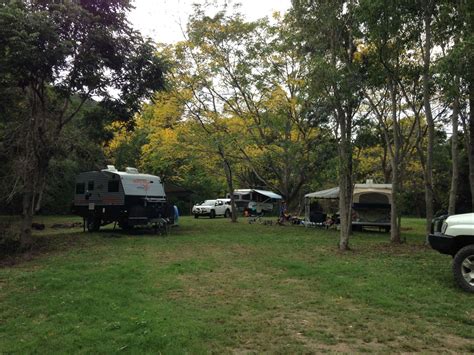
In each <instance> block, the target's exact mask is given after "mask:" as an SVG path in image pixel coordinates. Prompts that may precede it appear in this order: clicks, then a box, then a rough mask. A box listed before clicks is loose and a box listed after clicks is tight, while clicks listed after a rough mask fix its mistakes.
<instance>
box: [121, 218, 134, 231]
mask: <svg viewBox="0 0 474 355" xmlns="http://www.w3.org/2000/svg"><path fill="white" fill-rule="evenodd" d="M118 225H119V227H120V229H122V230H124V231H129V230H131V229H133V226H131V225H130V224H129V223H128V221H126V220H125V221H120V222H119V223H118Z"/></svg>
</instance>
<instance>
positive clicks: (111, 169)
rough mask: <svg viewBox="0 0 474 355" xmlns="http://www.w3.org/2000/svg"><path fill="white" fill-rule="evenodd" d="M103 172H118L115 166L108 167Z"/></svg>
mask: <svg viewBox="0 0 474 355" xmlns="http://www.w3.org/2000/svg"><path fill="white" fill-rule="evenodd" d="M102 171H117V169H116V168H115V166H113V165H107V169H102Z"/></svg>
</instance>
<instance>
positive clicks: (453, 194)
mask: <svg viewBox="0 0 474 355" xmlns="http://www.w3.org/2000/svg"><path fill="white" fill-rule="evenodd" d="M456 82H457V81H456ZM458 116H459V96H458V95H456V97H455V98H454V102H453V114H452V118H451V124H452V126H453V134H452V136H451V161H452V162H451V166H452V171H451V189H450V190H449V206H448V214H449V215H453V214H456V198H457V194H458V184H459V151H458V141H459V140H458V118H459V117H458Z"/></svg>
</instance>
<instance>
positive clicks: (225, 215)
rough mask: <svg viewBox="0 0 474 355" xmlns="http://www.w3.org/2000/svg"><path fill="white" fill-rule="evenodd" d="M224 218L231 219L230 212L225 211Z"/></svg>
mask: <svg viewBox="0 0 474 355" xmlns="http://www.w3.org/2000/svg"><path fill="white" fill-rule="evenodd" d="M224 217H225V218H230V210H225V214H224Z"/></svg>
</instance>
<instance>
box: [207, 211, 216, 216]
mask: <svg viewBox="0 0 474 355" xmlns="http://www.w3.org/2000/svg"><path fill="white" fill-rule="evenodd" d="M209 218H216V211H214V210H212V211H211V213H210V214H209Z"/></svg>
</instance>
